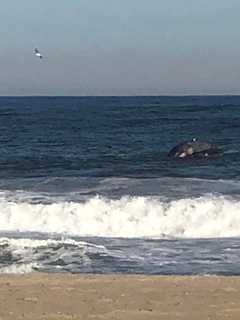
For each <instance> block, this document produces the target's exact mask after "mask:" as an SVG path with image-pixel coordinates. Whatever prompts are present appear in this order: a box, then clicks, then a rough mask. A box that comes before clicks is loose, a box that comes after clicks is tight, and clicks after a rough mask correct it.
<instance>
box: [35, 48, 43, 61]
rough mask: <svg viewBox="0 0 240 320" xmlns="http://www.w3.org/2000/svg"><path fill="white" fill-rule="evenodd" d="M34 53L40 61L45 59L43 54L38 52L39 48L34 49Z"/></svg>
mask: <svg viewBox="0 0 240 320" xmlns="http://www.w3.org/2000/svg"><path fill="white" fill-rule="evenodd" d="M34 53H35V56H37V57H39V58H40V59H42V58H43V56H42V55H41V53H40V52H39V51H38V49H37V48H35V49H34Z"/></svg>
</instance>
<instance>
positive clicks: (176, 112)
mask: <svg viewBox="0 0 240 320" xmlns="http://www.w3.org/2000/svg"><path fill="white" fill-rule="evenodd" d="M239 119H240V97H238V96H206V97H191V96H189V97H87V98H86V97H84V98H83V97H82V98H78V97H31V98H30V97H28V98H24V97H23V98H0V128H1V136H0V139H1V140H0V142H1V143H0V177H4V178H13V177H45V176H81V177H83V176H85V177H86V176H87V177H89V176H91V177H111V176H121V177H162V176H167V177H199V178H208V179H235V178H239V175H240V161H239V151H240V146H239V135H240V122H239ZM193 137H197V138H199V139H206V140H209V141H210V142H213V143H216V144H219V145H221V146H223V147H224V149H225V154H224V156H223V157H220V158H216V159H213V160H209V161H205V159H204V160H198V161H197V162H196V161H194V162H193V161H188V162H186V161H180V162H179V161H178V162H176V161H169V159H168V158H167V152H168V151H169V150H170V148H172V147H173V146H174V145H175V144H177V143H178V142H181V141H183V140H188V139H191V138H193Z"/></svg>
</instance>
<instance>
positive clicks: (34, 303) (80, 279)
mask: <svg viewBox="0 0 240 320" xmlns="http://www.w3.org/2000/svg"><path fill="white" fill-rule="evenodd" d="M2 319H4V320H8V319H14V320H16V319H31V320H33V319H34V320H37V319H63V320H67V319H84V320H86V319H103V320H104V319H116V320H118V319H124V320H128V319H129V320H136V319H148V320H151V319H168V320H171V319H184V320H187V319H189V320H190V319H191V320H198V319H199V320H200V319H201V320H204V319H218V320H220V319H238V320H239V319H240V277H217V276H202V277H201V276H191V277H190V276H138V275H88V274H87V275H71V274H41V273H33V274H26V275H8V274H2V275H0V320H2Z"/></svg>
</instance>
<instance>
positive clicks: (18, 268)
mask: <svg viewBox="0 0 240 320" xmlns="http://www.w3.org/2000/svg"><path fill="white" fill-rule="evenodd" d="M35 268H37V264H36V263H22V264H12V265H10V266H6V267H2V268H0V273H30V272H33V271H34V269H35Z"/></svg>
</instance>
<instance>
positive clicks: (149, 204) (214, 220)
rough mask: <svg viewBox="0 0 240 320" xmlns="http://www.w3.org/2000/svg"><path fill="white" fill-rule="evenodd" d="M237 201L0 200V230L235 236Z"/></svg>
mask: <svg viewBox="0 0 240 320" xmlns="http://www.w3.org/2000/svg"><path fill="white" fill-rule="evenodd" d="M239 212H240V201H238V200H236V199H235V200H234V199H232V198H227V197H223V196H219V197H217V196H210V195H209V196H203V197H199V198H194V199H180V200H174V201H169V202H164V201H161V200H159V199H157V198H153V197H123V198H121V199H119V200H110V199H106V198H101V197H97V196H96V197H93V198H91V199H89V200H88V201H87V202H85V203H80V202H67V201H66V202H60V203H52V204H32V203H27V202H15V201H9V200H7V199H3V198H2V199H1V201H0V219H1V230H2V231H7V232H8V231H9V232H12V231H21V232H42V233H59V234H62V233H64V234H68V235H75V236H104V237H130V238H133V237H158V238H172V237H174V238H205V237H235V236H240V214H239Z"/></svg>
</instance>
